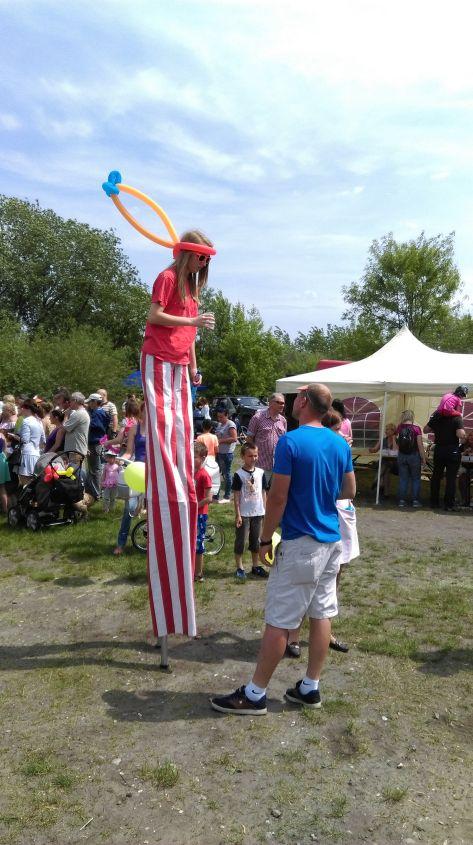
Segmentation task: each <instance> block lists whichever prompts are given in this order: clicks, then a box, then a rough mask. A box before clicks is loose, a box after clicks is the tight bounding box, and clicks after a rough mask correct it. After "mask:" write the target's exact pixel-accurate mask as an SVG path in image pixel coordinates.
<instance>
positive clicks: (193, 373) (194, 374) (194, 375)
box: [189, 367, 202, 386]
mask: <svg viewBox="0 0 473 845" xmlns="http://www.w3.org/2000/svg"><path fill="white" fill-rule="evenodd" d="M189 374H190V377H191V382H192V384H193V385H194V386H197V385H198V384H202V373H199V371H198V370H196V369H194V367H189Z"/></svg>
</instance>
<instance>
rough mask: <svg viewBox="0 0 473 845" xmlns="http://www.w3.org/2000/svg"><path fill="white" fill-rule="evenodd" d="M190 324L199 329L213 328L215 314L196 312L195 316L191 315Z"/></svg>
mask: <svg viewBox="0 0 473 845" xmlns="http://www.w3.org/2000/svg"><path fill="white" fill-rule="evenodd" d="M192 325H193V326H197V328H199V329H213V328H215V316H214V315H213V314H211V313H207V314H198V315H197V317H192Z"/></svg>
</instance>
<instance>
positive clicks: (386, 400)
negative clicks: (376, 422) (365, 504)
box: [376, 390, 388, 505]
mask: <svg viewBox="0 0 473 845" xmlns="http://www.w3.org/2000/svg"><path fill="white" fill-rule="evenodd" d="M387 402H388V393H387V391H386V390H385V391H384V402H383V413H382V415H381V421H380V423H381V424H380V430H379V463H378V483H377V485H376V504H377V505H379V485H380V484H381V460H382V458H381V453H382V451H383V434H384V426H385V420H386V406H387Z"/></svg>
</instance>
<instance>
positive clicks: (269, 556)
mask: <svg viewBox="0 0 473 845" xmlns="http://www.w3.org/2000/svg"><path fill="white" fill-rule="evenodd" d="M280 542H281V535H280V534H278V532H277V531H275V532H274V534H273V536H272V537H271V552H266V554H265V556H264V559H265V561H266V563H269V565H270V566H272V564H273V563H274V557H275V555H276V549H277V547H278V546H279V543H280Z"/></svg>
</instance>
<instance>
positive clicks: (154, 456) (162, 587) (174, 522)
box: [142, 355, 197, 637]
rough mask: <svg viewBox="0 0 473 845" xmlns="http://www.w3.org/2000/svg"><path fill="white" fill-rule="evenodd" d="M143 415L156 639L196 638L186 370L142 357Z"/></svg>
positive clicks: (194, 508) (194, 519)
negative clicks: (144, 410)
mask: <svg viewBox="0 0 473 845" xmlns="http://www.w3.org/2000/svg"><path fill="white" fill-rule="evenodd" d="M142 377H143V386H144V393H145V401H146V409H147V437H146V450H147V462H146V463H147V479H146V497H147V508H148V583H149V593H150V605H151V615H152V619H153V627H154V632H155V634H156V636H160V637H162V636H166V635H167V634H172V633H176V634H188V635H189V636H195V634H196V624H195V609H194V590H193V561H194V550H195V534H196V525H197V503H196V497H195V489H194V480H193V458H192V436H193V431H192V413H191V396H190V388H189V381H188V374H187V367H181V366H178V365H174V364H169V363H166V362H163V361H158V360H157V359H156V358H155V357H154V356H153V355H143V356H142Z"/></svg>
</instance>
